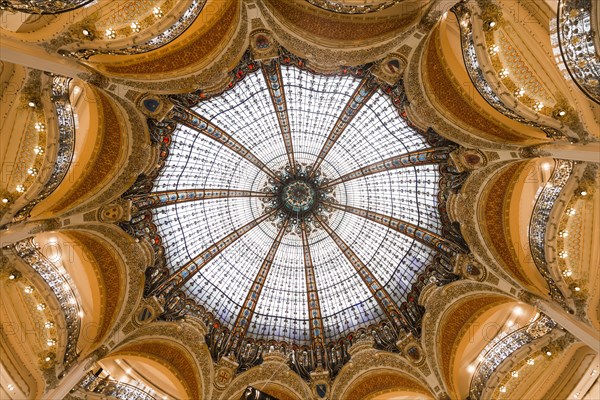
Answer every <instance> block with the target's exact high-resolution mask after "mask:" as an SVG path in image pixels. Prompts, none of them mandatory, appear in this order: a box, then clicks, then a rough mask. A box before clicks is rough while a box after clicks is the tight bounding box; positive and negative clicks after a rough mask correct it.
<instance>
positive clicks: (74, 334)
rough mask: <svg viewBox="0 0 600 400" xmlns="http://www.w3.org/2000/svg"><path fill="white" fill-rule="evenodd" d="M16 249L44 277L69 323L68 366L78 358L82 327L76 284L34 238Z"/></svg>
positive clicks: (66, 358)
mask: <svg viewBox="0 0 600 400" xmlns="http://www.w3.org/2000/svg"><path fill="white" fill-rule="evenodd" d="M14 251H15V253H16V254H17V255H18V256H19V257H20V258H21V259H22V260H23V261H24V262H25V263H26V264H28V265H29V266H30V267H31V268H33V270H34V271H35V272H37V273H38V274H39V275H40V277H42V279H43V280H44V281H45V282H46V284H47V285H48V286H49V287H50V289H51V290H52V292H53V293H54V295H55V296H56V300H58V303H59V304H60V307H61V309H62V312H63V314H64V316H65V323H66V325H67V326H66V330H67V346H66V350H65V357H64V364H65V365H66V366H68V365H70V364H71V363H72V362H73V361H75V360H77V356H78V354H77V340H78V339H79V331H80V329H81V318H80V317H79V311H80V308H79V302H78V301H77V295H76V292H75V285H74V283H73V281H72V280H71V278H70V277H69V276H68V275H65V274H63V273H61V272H60V271H59V269H58V268H57V267H56V265H54V263H52V262H51V261H50V260H48V259H47V258H46V256H44V255H43V254H42V252H41V251H40V250H39V249H38V247H37V246H36V244H35V243H34V242H33V239H26V240H22V241H20V242H17V243H15V245H14Z"/></svg>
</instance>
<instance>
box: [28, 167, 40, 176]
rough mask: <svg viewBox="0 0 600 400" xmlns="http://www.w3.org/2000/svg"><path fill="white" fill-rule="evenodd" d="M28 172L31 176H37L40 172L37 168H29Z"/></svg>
mask: <svg viewBox="0 0 600 400" xmlns="http://www.w3.org/2000/svg"><path fill="white" fill-rule="evenodd" d="M27 174H29V175H31V176H36V175H37V174H38V170H37V168H29V169H28V170H27Z"/></svg>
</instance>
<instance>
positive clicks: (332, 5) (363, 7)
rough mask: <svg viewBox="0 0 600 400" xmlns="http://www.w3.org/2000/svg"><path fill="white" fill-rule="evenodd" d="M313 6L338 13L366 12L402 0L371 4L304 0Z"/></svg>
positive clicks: (389, 5) (377, 9) (330, 0)
mask: <svg viewBox="0 0 600 400" xmlns="http://www.w3.org/2000/svg"><path fill="white" fill-rule="evenodd" d="M306 1H308V2H309V3H310V4H312V5H313V6H316V7H319V8H322V9H324V10H327V11H332V12H335V13H339V14H368V13H372V12H375V11H379V10H383V9H386V8H388V7H391V6H394V5H396V4H399V3H401V2H402V1H404V0H384V1H380V2H377V3H373V4H343V3H341V2H338V1H335V0H306Z"/></svg>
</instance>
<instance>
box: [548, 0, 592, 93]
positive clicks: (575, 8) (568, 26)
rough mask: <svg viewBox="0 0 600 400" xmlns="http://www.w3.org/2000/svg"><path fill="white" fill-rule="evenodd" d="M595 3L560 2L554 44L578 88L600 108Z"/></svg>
mask: <svg viewBox="0 0 600 400" xmlns="http://www.w3.org/2000/svg"><path fill="white" fill-rule="evenodd" d="M592 3H597V1H596V0H594V1H592V0H561V1H559V2H558V10H557V14H556V15H557V17H556V34H555V35H554V38H553V39H554V40H553V42H554V43H553V44H554V45H555V48H556V49H557V50H558V51H560V55H561V57H562V60H563V62H564V64H565V67H566V68H567V71H568V72H569V75H570V76H571V78H572V79H573V81H574V82H575V84H576V85H577V86H578V87H579V88H580V89H581V90H582V91H583V92H584V93H585V94H586V95H587V96H588V97H589V98H591V99H592V100H593V101H595V102H596V103H599V104H600V57H599V56H598V50H600V49H597V48H596V44H595V43H594V29H593V27H592V15H593V14H592ZM594 6H595V7H598V6H599V5H598V4H595V5H594ZM595 34H596V35H597V34H598V32H595Z"/></svg>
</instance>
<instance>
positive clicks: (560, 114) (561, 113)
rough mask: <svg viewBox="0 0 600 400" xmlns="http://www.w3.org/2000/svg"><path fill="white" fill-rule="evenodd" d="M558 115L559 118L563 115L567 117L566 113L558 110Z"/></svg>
mask: <svg viewBox="0 0 600 400" xmlns="http://www.w3.org/2000/svg"><path fill="white" fill-rule="evenodd" d="M558 115H559V116H560V117H564V116H565V115H567V112H566V111H565V110H560V111H559V112H558Z"/></svg>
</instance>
